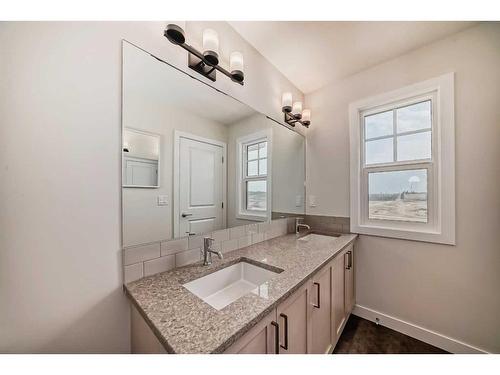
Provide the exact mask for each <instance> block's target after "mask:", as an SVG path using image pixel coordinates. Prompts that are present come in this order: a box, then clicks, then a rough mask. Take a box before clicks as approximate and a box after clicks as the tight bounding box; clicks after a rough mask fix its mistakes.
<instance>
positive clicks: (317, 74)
mask: <svg viewBox="0 0 500 375" xmlns="http://www.w3.org/2000/svg"><path fill="white" fill-rule="evenodd" d="M229 23H230V25H231V26H232V27H233V28H234V29H235V30H236V31H237V32H238V33H239V34H241V35H242V36H243V38H245V39H246V40H247V41H248V42H249V43H250V44H252V45H253V46H254V47H255V48H256V49H257V50H258V51H259V52H260V53H261V54H262V55H263V56H264V57H266V58H267V59H268V60H269V61H270V62H271V63H272V64H274V65H275V66H276V67H277V68H278V69H279V70H280V71H281V72H282V73H283V74H284V75H285V76H286V77H287V78H288V79H289V80H290V81H291V82H292V83H294V84H295V85H296V86H297V87H298V88H299V89H300V90H301V91H302V92H304V93H305V94H307V93H310V92H312V91H315V90H317V89H319V88H321V87H322V86H324V85H326V84H327V83H329V82H332V81H335V80H339V79H341V78H343V77H346V76H349V75H351V74H354V73H357V72H359V71H362V70H364V69H367V68H369V67H371V66H374V65H376V64H380V63H382V62H384V61H387V60H389V59H392V58H394V57H396V56H399V55H402V54H404V53H406V52H408V51H410V50H413V49H415V48H418V47H421V46H423V45H425V44H428V43H430V42H433V41H435V40H438V39H441V38H443V37H445V36H447V35H450V34H454V33H456V32H458V31H460V30H463V29H465V28H468V27H470V26H473V25H474V24H475V23H474V22H415V21H411V22H368V21H364V22H345V21H344V22H340V21H322V22H302V21H301V22H293V21H280V22H278V21H271V22H270V21H239V22H229Z"/></svg>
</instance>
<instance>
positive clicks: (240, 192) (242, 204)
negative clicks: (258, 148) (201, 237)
mask: <svg viewBox="0 0 500 375" xmlns="http://www.w3.org/2000/svg"><path fill="white" fill-rule="evenodd" d="M264 141H266V142H267V175H266V176H265V180H266V191H267V193H266V196H267V202H266V208H267V210H266V211H261V212H258V211H254V210H247V209H246V182H247V181H249V180H252V179H253V178H248V177H246V156H245V150H246V147H247V146H248V145H249V144H254V143H259V142H264ZM263 179H264V178H263V176H256V177H255V180H263ZM271 186H272V132H271V131H270V130H263V131H259V132H256V133H253V134H249V135H246V136H243V137H240V138H238V139H236V205H237V211H236V218H238V219H244V220H252V221H267V220H269V219H270V218H271V197H272V194H271Z"/></svg>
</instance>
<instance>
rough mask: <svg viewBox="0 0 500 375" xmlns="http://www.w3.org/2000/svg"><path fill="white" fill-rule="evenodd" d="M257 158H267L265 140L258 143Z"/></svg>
mask: <svg viewBox="0 0 500 375" xmlns="http://www.w3.org/2000/svg"><path fill="white" fill-rule="evenodd" d="M259 158H267V142H262V143H259Z"/></svg>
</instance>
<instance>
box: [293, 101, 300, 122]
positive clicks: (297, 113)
mask: <svg viewBox="0 0 500 375" xmlns="http://www.w3.org/2000/svg"><path fill="white" fill-rule="evenodd" d="M292 115H293V117H295V118H296V119H298V120H300V119H301V118H302V102H295V103H293V107H292Z"/></svg>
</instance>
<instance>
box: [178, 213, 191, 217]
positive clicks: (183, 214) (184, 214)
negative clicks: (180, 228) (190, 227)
mask: <svg viewBox="0 0 500 375" xmlns="http://www.w3.org/2000/svg"><path fill="white" fill-rule="evenodd" d="M181 216H182V217H187V216H193V214H187V213H185V212H183V213H182V215H181Z"/></svg>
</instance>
